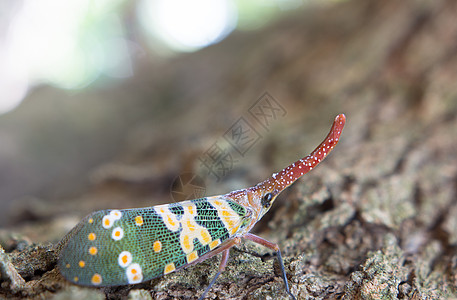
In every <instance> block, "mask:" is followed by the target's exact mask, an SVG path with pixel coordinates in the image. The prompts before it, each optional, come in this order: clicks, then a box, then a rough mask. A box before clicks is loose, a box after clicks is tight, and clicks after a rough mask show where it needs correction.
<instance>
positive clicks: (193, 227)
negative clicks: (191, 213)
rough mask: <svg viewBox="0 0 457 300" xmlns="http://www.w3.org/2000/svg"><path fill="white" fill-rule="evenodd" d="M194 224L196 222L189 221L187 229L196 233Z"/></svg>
mask: <svg viewBox="0 0 457 300" xmlns="http://www.w3.org/2000/svg"><path fill="white" fill-rule="evenodd" d="M193 222H195V221H194V220H192V221H191V220H188V221H187V229H189V230H190V231H194V230H195V225H196V224H194V223H193Z"/></svg>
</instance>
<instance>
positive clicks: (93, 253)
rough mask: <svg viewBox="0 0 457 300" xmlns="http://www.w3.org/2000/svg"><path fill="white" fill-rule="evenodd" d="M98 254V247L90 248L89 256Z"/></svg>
mask: <svg viewBox="0 0 457 300" xmlns="http://www.w3.org/2000/svg"><path fill="white" fill-rule="evenodd" d="M97 252H98V250H97V247H90V248H89V254H90V255H96V254H97Z"/></svg>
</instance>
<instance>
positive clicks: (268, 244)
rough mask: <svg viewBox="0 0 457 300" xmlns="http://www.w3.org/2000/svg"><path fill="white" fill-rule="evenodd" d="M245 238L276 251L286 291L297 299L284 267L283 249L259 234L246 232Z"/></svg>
mask: <svg viewBox="0 0 457 300" xmlns="http://www.w3.org/2000/svg"><path fill="white" fill-rule="evenodd" d="M243 238H245V239H247V240H250V241H253V242H254V243H257V244H260V245H262V246H265V247H267V248H269V249H271V250H273V251H275V252H276V257H278V260H279V266H280V268H281V276H282V279H283V280H284V285H285V286H286V292H287V294H289V296H290V297H291V298H292V299H294V300H296V299H295V296H294V295H292V293H291V292H290V289H289V283H288V282H287V277H286V269H285V267H284V262H283V260H282V256H281V250H279V246H278V245H277V244H275V243H272V242H269V241H267V240H265V239H263V238H261V237H259V236H256V235H254V234H252V233H246V234H245V235H244V236H243Z"/></svg>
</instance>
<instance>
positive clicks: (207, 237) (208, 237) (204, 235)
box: [200, 229, 212, 245]
mask: <svg viewBox="0 0 457 300" xmlns="http://www.w3.org/2000/svg"><path fill="white" fill-rule="evenodd" d="M200 235H201V237H202V240H203V241H202V244H203V245H207V244H209V243H210V242H211V241H212V238H211V235H210V234H209V232H208V230H206V229H202V230H201V232H200Z"/></svg>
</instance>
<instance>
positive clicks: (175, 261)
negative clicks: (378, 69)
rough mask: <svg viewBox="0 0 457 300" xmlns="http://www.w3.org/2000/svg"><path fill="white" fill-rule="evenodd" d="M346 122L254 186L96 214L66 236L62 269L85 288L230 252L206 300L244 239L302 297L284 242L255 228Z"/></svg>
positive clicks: (140, 278) (339, 120) (138, 278)
mask: <svg viewBox="0 0 457 300" xmlns="http://www.w3.org/2000/svg"><path fill="white" fill-rule="evenodd" d="M345 122H346V117H345V116H344V115H343V114H340V115H338V116H337V117H336V118H335V121H334V123H333V126H332V128H331V130H330V132H329V134H328V135H327V137H326V138H325V140H324V141H323V142H322V143H321V144H320V145H319V146H318V147H317V148H316V149H315V150H314V151H313V152H312V153H311V154H310V155H308V156H306V157H304V158H302V159H300V160H298V161H297V162H295V163H293V164H291V165H290V166H288V167H287V168H285V169H284V170H282V171H281V172H279V173H277V174H273V176H272V177H270V178H268V179H267V180H265V181H263V182H261V183H259V184H257V185H256V186H254V187H251V188H247V189H244V190H238V191H234V192H231V193H228V194H226V195H221V196H213V197H207V198H201V199H196V200H190V201H183V202H179V203H173V204H165V205H158V206H153V207H147V208H134V209H124V210H102V211H97V212H94V213H92V214H91V215H89V216H87V217H86V218H85V219H84V220H82V221H81V222H80V223H79V224H78V225H77V226H76V227H75V228H74V229H73V230H72V231H71V232H70V233H68V234H67V236H66V237H65V238H64V239H63V240H62V241H61V244H60V249H61V253H60V258H59V262H58V266H59V269H60V271H61V273H62V274H63V276H64V277H65V278H66V279H67V280H69V281H71V282H73V283H75V284H79V285H86V286H99V287H101V286H115V285H126V284H135V283H140V282H144V281H147V280H150V279H152V278H155V277H159V276H162V275H165V274H168V273H171V272H173V271H176V270H178V269H181V268H183V267H187V266H189V265H192V264H195V263H198V262H200V261H203V260H205V259H208V258H210V257H213V256H215V255H217V254H219V253H222V259H221V263H220V266H219V272H218V273H217V274H216V276H215V277H214V278H213V280H212V281H211V283H210V284H209V286H208V287H207V289H206V290H205V292H204V293H203V295H202V296H201V297H200V299H202V298H204V296H205V295H206V293H207V292H208V290H209V289H210V288H211V286H212V285H213V284H214V282H215V281H216V278H217V277H218V276H219V274H220V273H221V272H222V271H223V270H224V268H225V266H226V263H227V259H228V255H229V251H230V248H231V247H233V246H234V245H236V244H239V243H240V242H241V239H242V238H243V239H247V240H251V241H253V242H256V243H259V244H261V245H263V246H266V247H267V248H270V249H272V250H274V251H275V252H276V256H277V257H278V260H279V263H280V267H281V270H282V278H283V280H284V284H285V287H286V291H287V293H288V294H289V295H290V296H291V297H292V298H294V299H295V297H294V296H293V295H292V294H291V292H290V289H289V286H288V282H287V278H286V274H285V269H284V263H283V261H282V257H281V252H280V250H279V247H278V245H276V244H274V243H271V242H269V241H267V240H264V239H262V238H261V237H258V236H256V235H253V234H251V233H249V231H250V230H251V229H252V227H253V226H254V225H255V224H256V223H257V221H259V220H260V218H261V217H262V216H263V215H264V214H265V213H266V212H267V211H268V210H269V209H270V207H271V205H272V204H273V202H274V200H275V199H276V197H277V196H278V194H279V193H280V192H281V191H283V190H284V189H285V188H287V187H288V186H289V185H291V184H292V183H293V182H294V181H296V180H297V179H298V178H300V177H301V176H302V175H304V174H305V173H307V172H308V171H310V170H312V169H313V168H314V167H315V166H316V165H317V164H319V162H321V161H322V160H323V159H324V158H325V157H326V156H327V154H328V153H329V152H330V151H331V150H332V149H333V147H334V146H335V145H336V144H337V143H338V140H339V137H340V135H341V131H342V129H343V127H344V124H345Z"/></svg>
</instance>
